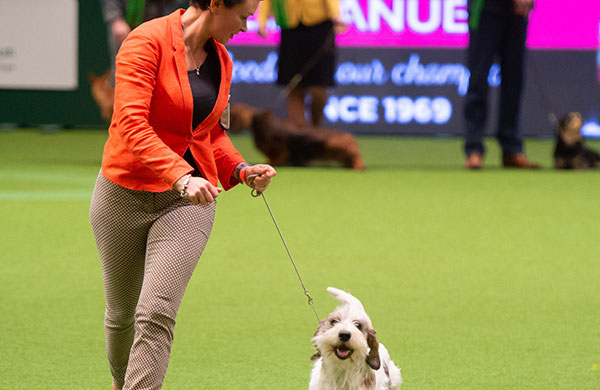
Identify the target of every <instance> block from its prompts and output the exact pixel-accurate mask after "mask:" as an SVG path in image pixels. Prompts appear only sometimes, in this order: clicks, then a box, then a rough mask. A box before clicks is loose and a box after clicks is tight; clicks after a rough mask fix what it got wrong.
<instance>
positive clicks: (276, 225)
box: [251, 189, 321, 321]
mask: <svg viewBox="0 0 600 390" xmlns="http://www.w3.org/2000/svg"><path fill="white" fill-rule="evenodd" d="M251 195H252V196H253V197H254V198H258V197H259V196H261V197H262V198H263V201H264V202H265V206H267V210H268V211H269V214H270V215H271V219H272V220H273V223H274V224H275V228H276V229H277V233H279V237H280V238H281V242H283V246H284V247H285V250H286V252H287V254H288V257H289V258H290V261H291V262H292V266H293V267H294V271H296V275H297V276H298V280H299V281H300V284H301V285H302V289H303V290H304V295H306V297H307V298H308V304H309V305H310V307H311V308H312V310H313V312H314V313H315V317H317V321H321V320H320V319H319V315H318V314H317V309H316V308H315V302H314V299H313V297H312V296H311V295H310V293H309V292H308V289H307V288H306V285H305V284H304V281H303V280H302V277H301V276H300V271H298V267H297V266H296V262H295V261H294V258H293V257H292V254H291V253H290V250H289V249H288V246H287V244H286V242H285V239H284V238H283V234H281V229H279V225H278V224H277V221H276V220H275V216H274V215H273V212H272V211H271V208H270V207H269V203H267V198H265V194H263V193H262V192H259V191H257V190H255V189H253V190H252V192H251Z"/></svg>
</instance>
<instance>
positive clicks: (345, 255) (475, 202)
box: [0, 130, 600, 390]
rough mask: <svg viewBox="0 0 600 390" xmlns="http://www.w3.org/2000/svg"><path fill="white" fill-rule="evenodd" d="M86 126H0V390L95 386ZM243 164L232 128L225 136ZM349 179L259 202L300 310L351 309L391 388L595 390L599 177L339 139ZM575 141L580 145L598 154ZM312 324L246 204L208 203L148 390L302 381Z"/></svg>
mask: <svg viewBox="0 0 600 390" xmlns="http://www.w3.org/2000/svg"><path fill="white" fill-rule="evenodd" d="M105 139H106V133H105V132H104V131H91V130H87V131H83V130H82V131H75V130H71V131H64V132H60V133H57V134H42V133H40V132H37V131H27V130H20V131H13V132H3V133H0V309H1V311H0V312H1V313H2V319H1V321H0V334H1V335H2V336H1V338H0V389H27V390H33V389H44V390H46V389H99V390H102V389H106V390H108V389H110V382H111V378H110V373H109V371H108V365H107V361H106V357H105V352H104V331H103V311H104V296H103V288H102V281H101V269H100V264H99V261H98V255H97V252H96V249H95V244H94V241H93V236H92V234H91V230H90V226H89V221H88V208H89V201H90V196H91V192H92V188H93V185H94V182H95V178H96V175H97V173H98V169H99V166H100V160H101V153H102V147H103V143H104V141H105ZM232 139H233V141H234V143H235V144H236V146H237V147H238V148H239V149H240V151H241V152H242V154H243V155H245V156H246V158H247V159H248V160H249V161H250V162H262V157H261V155H260V154H259V153H258V152H257V151H256V150H255V149H254V147H253V146H252V142H251V139H250V138H249V137H247V136H236V137H232ZM359 143H360V145H361V148H362V151H363V154H364V157H365V161H366V164H367V170H366V171H364V172H352V171H348V170H344V169H341V168H340V167H338V166H337V165H336V164H331V163H328V164H318V165H315V166H313V167H311V168H290V167H287V168H279V169H278V172H279V174H278V176H277V178H276V179H275V180H274V182H273V184H272V187H271V188H270V189H269V191H268V192H267V193H266V197H267V200H268V201H269V204H270V206H271V208H272V210H273V213H274V214H275V216H276V218H277V220H278V223H279V225H280V227H281V229H282V232H283V234H284V236H285V238H286V241H287V243H288V245H289V248H290V250H291V252H292V254H293V256H294V259H295V260H296V262H297V264H298V267H299V269H300V272H301V274H302V276H303V277H304V279H305V282H306V285H307V287H308V288H309V289H310V291H311V293H312V295H313V296H314V298H315V304H316V307H317V310H318V312H319V315H320V316H321V317H325V316H326V315H327V313H328V312H329V311H331V310H332V309H333V308H334V307H335V304H336V301H334V300H333V299H331V298H330V297H329V296H328V295H327V293H326V291H325V289H326V287H328V286H335V287H338V288H342V289H345V290H348V291H350V292H352V293H353V294H354V295H356V296H357V297H358V298H359V299H361V300H362V302H363V304H364V305H365V307H366V310H367V312H368V313H369V315H370V316H371V319H372V320H373V323H374V326H375V329H376V330H377V334H378V338H379V341H380V342H382V343H384V344H385V345H386V347H387V348H388V350H389V351H390V353H391V355H392V358H393V359H394V361H395V362H396V363H397V365H398V366H400V367H401V368H402V376H403V378H404V385H403V386H402V389H406V390H417V389H423V390H446V389H449V390H455V389H456V390H467V389H474V390H475V389H476V390H489V389H506V390H515V389H540V390H548V389H569V390H571V389H577V390H585V389H598V388H600V368H599V365H600V321H599V319H600V293H599V292H600V260H599V259H600V240H599V236H600V172H591V171H588V172H557V171H554V170H552V169H550V167H551V153H552V141H550V140H531V141H528V142H527V144H526V147H527V152H528V155H529V156H530V158H531V159H532V160H534V161H537V162H540V163H541V164H542V165H543V166H544V167H545V169H542V170H540V171H535V172H521V171H514V170H504V169H501V168H500V166H499V156H498V147H497V145H496V144H495V143H494V142H490V143H489V144H488V149H489V153H488V157H487V159H486V169H485V170H483V171H480V172H467V171H465V170H464V169H463V158H462V153H461V141H460V140H459V139H454V138H449V139H433V138H402V137H398V138H384V137H382V138H376V137H361V138H359ZM591 145H592V146H593V147H595V148H597V149H600V143H598V142H594V143H591ZM316 326H317V323H316V319H315V318H314V314H313V313H312V311H311V309H310V307H309V306H308V305H307V302H306V298H305V297H304V295H303V292H302V289H301V287H300V284H299V282H298V280H297V278H296V275H295V273H294V270H293V268H292V266H291V264H290V262H289V260H288V258H287V255H286V252H285V250H284V248H283V246H282V244H281V242H280V240H279V236H278V235H277V232H276V230H275V228H274V226H273V223H272V221H271V219H270V217H269V215H268V212H267V210H266V208H265V205H264V203H263V201H262V200H261V199H254V198H252V197H251V196H250V193H249V190H248V188H242V187H238V188H235V189H233V190H231V191H228V192H226V193H222V194H221V195H220V196H219V198H218V209H217V219H216V222H215V226H214V229H213V235H212V237H211V240H210V241H209V244H208V247H207V249H206V251H205V253H204V255H203V256H202V258H201V260H200V263H199V265H198V267H197V269H196V272H195V274H194V276H193V278H192V280H191V282H190V285H189V287H188V291H187V293H186V296H185V298H184V301H183V304H182V306H181V310H180V312H179V316H178V324H177V326H176V329H175V342H174V344H173V353H172V358H171V364H170V366H169V370H168V372H167V377H166V380H165V385H164V389H166V390H182V389H211V390H218V389H227V390H232V389H257V390H258V389H260V390H264V389H269V390H270V389H277V390H279V389H307V388H308V381H309V376H310V370H311V366H312V363H311V362H310V360H309V358H310V356H311V355H312V353H313V347H312V343H311V341H310V339H311V337H312V334H313V332H314V331H315V329H316Z"/></svg>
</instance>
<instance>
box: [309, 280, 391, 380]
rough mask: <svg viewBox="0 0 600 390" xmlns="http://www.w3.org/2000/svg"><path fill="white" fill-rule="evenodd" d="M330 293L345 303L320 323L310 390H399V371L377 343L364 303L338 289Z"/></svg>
mask: <svg viewBox="0 0 600 390" xmlns="http://www.w3.org/2000/svg"><path fill="white" fill-rule="evenodd" d="M327 292H329V294H330V295H331V296H332V297H334V298H335V299H337V300H338V301H340V302H341V303H342V304H341V305H340V306H338V307H337V308H336V309H335V310H334V311H333V312H332V313H331V314H329V317H327V319H325V320H322V321H320V322H319V327H318V328H317V331H316V332H315V335H314V337H313V339H312V341H313V343H314V344H315V348H317V353H316V354H315V355H314V356H313V360H316V362H315V365H314V368H313V370H312V374H311V378H310V385H309V390H396V389H399V388H400V384H401V383H402V377H401V376H400V369H399V368H398V367H396V365H395V364H394V362H393V361H392V360H391V358H390V355H389V353H388V351H387V349H386V348H385V347H384V346H383V344H380V343H379V342H378V341H377V338H376V337H375V330H374V329H373V324H372V323H371V319H370V318H369V316H368V315H367V313H366V312H365V309H364V307H363V305H362V303H360V301H359V300H358V299H357V298H355V297H353V296H352V295H350V294H349V293H347V292H345V291H342V290H339V289H337V288H333V287H329V288H328V289H327Z"/></svg>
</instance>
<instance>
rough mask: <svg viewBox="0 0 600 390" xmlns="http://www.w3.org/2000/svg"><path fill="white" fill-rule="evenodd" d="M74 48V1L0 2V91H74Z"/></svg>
mask: <svg viewBox="0 0 600 390" xmlns="http://www.w3.org/2000/svg"><path fill="white" fill-rule="evenodd" d="M77 46H78V2H77V1H76V0H53V1H39V0H19V1H15V0H0V89H39V90H74V89H77V86H78V74H77V67H78V58H77V56H78V54H77Z"/></svg>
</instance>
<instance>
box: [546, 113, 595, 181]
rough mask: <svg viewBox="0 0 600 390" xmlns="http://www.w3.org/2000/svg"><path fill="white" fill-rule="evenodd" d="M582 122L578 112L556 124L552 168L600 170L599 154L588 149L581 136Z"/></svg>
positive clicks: (570, 114)
mask: <svg viewBox="0 0 600 390" xmlns="http://www.w3.org/2000/svg"><path fill="white" fill-rule="evenodd" d="M582 124H583V122H582V120H581V115H580V114H579V113H578V112H571V113H569V114H568V115H567V116H565V117H564V118H562V119H560V120H559V121H558V123H557V129H556V146H555V147H554V168H556V169H588V168H596V169H600V154H598V153H597V152H595V151H593V150H591V149H588V148H587V147H586V146H585V143H584V139H583V137H582V136H581V126H582Z"/></svg>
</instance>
